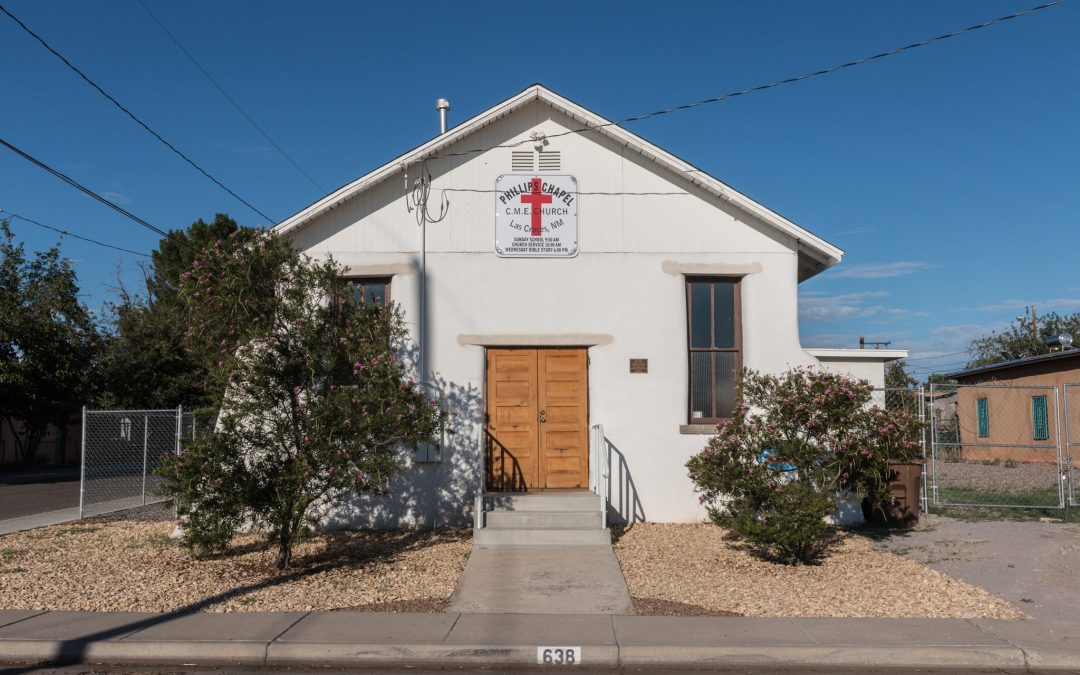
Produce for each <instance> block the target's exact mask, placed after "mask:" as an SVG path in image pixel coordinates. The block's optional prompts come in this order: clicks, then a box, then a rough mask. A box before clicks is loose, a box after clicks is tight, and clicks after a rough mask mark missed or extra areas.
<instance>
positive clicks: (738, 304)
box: [683, 275, 743, 425]
mask: <svg viewBox="0 0 1080 675" xmlns="http://www.w3.org/2000/svg"><path fill="white" fill-rule="evenodd" d="M742 280H743V278H742V277H741V276H724V275H684V280H683V295H684V297H685V304H684V311H685V312H686V343H685V349H686V419H687V423H688V424H691V425H694V424H719V423H721V422H726V421H728V420H730V419H731V418H730V417H716V416H705V417H694V416H693V414H694V410H693V407H694V401H693V389H694V387H693V382H694V365H693V358H692V354H694V353H695V352H697V353H707V354H715V353H720V352H723V353H732V352H734V353H735V378H736V379H735V403H736V405H738V403H739V401H741V399H742V392H741V391H740V390H739V382H738V375H739V373H741V372H742V369H743V321H742ZM718 281H720V282H727V283H731V284H732V295H733V296H734V297H733V302H732V310H731V311H732V314H733V315H734V317H733V318H734V324H735V325H734V332H735V344H734V346H733V347H693V346H692V344H691V340H692V339H693V332H692V331H693V305H692V304H691V303H692V296H691V293H690V289H691V286H692V285H693V284H695V283H703V282H708V283H715V282H718ZM715 311H716V293H715V292H714V291H713V288H712V287H711V286H710V289H709V319H710V328H709V335H710V343H711V344H715V342H716V336H715V334H714V333H715V328H716V314H715ZM713 372H714V373H715V365H714V367H713ZM714 377H715V375H714ZM713 407H714V409H715V407H716V401H713ZM710 412H713V411H710Z"/></svg>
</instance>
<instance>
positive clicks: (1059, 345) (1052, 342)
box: [1043, 333, 1073, 352]
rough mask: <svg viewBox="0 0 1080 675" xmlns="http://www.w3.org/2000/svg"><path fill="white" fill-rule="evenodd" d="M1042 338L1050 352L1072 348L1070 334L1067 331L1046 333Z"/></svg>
mask: <svg viewBox="0 0 1080 675" xmlns="http://www.w3.org/2000/svg"><path fill="white" fill-rule="evenodd" d="M1043 340H1044V341H1045V342H1046V346H1047V347H1049V348H1050V351H1052V352H1063V351H1065V350H1066V349H1072V340H1073V339H1072V336H1071V335H1069V334H1068V333H1058V334H1057V335H1047V336H1046V337H1045V338H1043Z"/></svg>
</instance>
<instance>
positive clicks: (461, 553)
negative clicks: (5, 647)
mask: <svg viewBox="0 0 1080 675" xmlns="http://www.w3.org/2000/svg"><path fill="white" fill-rule="evenodd" d="M172 529H173V523H172V521H171V520H169V521H164V520H161V519H160V518H157V517H155V516H154V513H153V511H150V512H149V513H146V514H140V518H138V519H116V518H98V519H93V520H87V521H79V522H75V523H68V524H64V525H56V526H53V527H47V528H42V529H38V530H30V531H28V532H20V533H17V534H11V535H6V536H3V537H0V609H50V610H95V611H136V612H171V611H176V610H181V609H192V610H197V611H211V612H232V611H309V610H348V611H382V612H387V611H389V612H417V611H422V612H442V611H445V609H446V604H447V600H448V599H449V597H450V594H451V593H452V592H453V590H454V587H455V586H456V585H457V581H458V577H460V576H461V573H462V571H463V570H464V569H465V563H466V562H467V561H468V556H469V551H470V550H471V547H472V536H471V535H472V533H471V531H470V530H467V529H457V530H440V531H436V532H431V531H401V532H372V531H347V532H344V531H343V532H329V533H322V534H316V535H313V536H312V537H311V538H309V539H308V540H306V541H304V542H302V543H301V544H300V545H299V546H297V548H296V550H295V554H294V561H295V563H294V566H293V568H292V569H290V570H289V571H287V572H285V573H284V574H279V573H278V572H277V571H276V570H274V569H273V563H274V558H275V554H276V551H275V550H272V549H270V548H267V547H266V546H265V544H264V540H263V538H262V537H258V536H252V535H249V536H244V537H240V538H238V539H237V540H236V541H235V542H234V546H233V549H232V551H230V553H229V554H228V555H226V556H222V557H217V558H212V559H206V560H193V559H192V558H191V556H189V555H188V553H187V551H186V550H185V549H184V548H183V547H181V546H180V545H179V544H178V543H177V542H176V541H174V540H172V539H170V538H169V533H170V532H171V531H172Z"/></svg>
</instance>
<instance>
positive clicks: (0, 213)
mask: <svg viewBox="0 0 1080 675" xmlns="http://www.w3.org/2000/svg"><path fill="white" fill-rule="evenodd" d="M5 215H6V216H9V217H11V218H18V219H19V220H22V221H25V222H27V223H30V224H32V225H37V226H38V227H44V228H45V229H46V230H52V231H53V232H59V233H60V234H62V235H64V236H66V237H74V238H75V239H82V240H83V241H88V242H90V243H91V244H97V245H98V246H104V247H105V248H112V249H116V250H117V251H123V252H124V253H130V254H132V255H141V256H143V257H144V258H149V257H150V254H148V253H142V252H140V251H132V250H131V249H130V248H123V247H121V246H113V245H112V244H106V243H105V242H103V241H98V240H97V239H91V238H90V237H84V236H82V235H78V234H75V233H74V232H68V231H67V230H61V229H60V228H59V227H53V226H52V225H46V224H45V223H39V222H38V221H36V220H32V219H30V218H27V217H26V216H20V215H19V214H17V213H12V212H11V211H5V210H4V209H0V217H3V216H5Z"/></svg>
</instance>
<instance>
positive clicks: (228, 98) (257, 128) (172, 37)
mask: <svg viewBox="0 0 1080 675" xmlns="http://www.w3.org/2000/svg"><path fill="white" fill-rule="evenodd" d="M135 2H137V3H139V6H141V7H142V8H143V9H144V10H145V11H146V13H147V14H149V15H150V18H151V19H153V20H154V23H156V24H157V25H158V26H159V27H160V28H161V30H163V31H164V32H165V34H166V35H168V36H169V39H170V40H172V41H173V43H174V44H175V45H176V46H177V47H178V48H179V49H180V51H182V52H184V56H186V57H188V60H189V61H191V63H192V64H193V65H194V66H195V67H196V68H198V69H199V72H200V73H202V74H203V75H204V76H206V79H208V80H210V83H211V84H213V85H214V86H215V87H217V90H218V91H219V92H221V95H222V96H224V97H225V100H226V101H228V102H229V103H231V104H232V107H234V108H236V112H238V113H240V114H241V115H242V116H243V117H244V119H246V120H247V121H248V124H250V125H251V126H252V127H254V128H255V131H258V132H259V133H260V134H261V135H262V137H263V138H265V139H266V142H267V143H269V144H270V145H272V146H274V149H275V150H277V151H278V152H279V153H281V156H282V157H284V158H285V159H287V160H288V161H289V163H290V164H292V165H293V167H294V168H295V169H296V170H297V171H299V172H300V173H302V174H303V175H304V178H307V179H308V181H309V182H310V183H311V184H312V185H314V186H315V187H316V189H318V190H320V191H321V192H326V188H324V187H323V186H321V185H319V184H318V183H317V182H316V181H315V179H314V178H312V177H311V175H310V174H308V172H307V171H304V169H303V168H301V167H300V165H299V164H297V163H296V160H294V159H293V158H292V157H290V156H289V154H288V153H287V152H285V151H284V150H283V149H282V148H281V146H280V145H278V144H277V143H275V142H274V139H272V138H270V135H269V134H267V133H266V132H265V131H263V129H262V127H260V126H259V125H258V124H256V123H255V120H253V119H251V116H250V115H248V114H247V113H246V112H244V109H243V108H241V107H240V104H239V103H237V102H236V101H235V100H234V99H233V97H232V96H229V92H227V91H225V88H224V87H222V86H221V85H220V84H218V81H217V80H215V79H214V78H213V76H212V75H210V73H208V72H207V71H206V68H203V66H202V64H201V63H199V61H198V59H196V58H195V57H194V56H193V55H192V53H191V52H189V51H188V50H187V49H185V48H184V45H182V44H181V43H180V40H178V39H177V38H176V36H175V35H173V34H172V31H170V30H169V29H168V28H166V27H165V24H164V23H162V21H161V19H159V18H158V17H157V15H156V14H154V13H153V12H151V11H150V8H149V7H147V6H146V3H144V2H143V0H135Z"/></svg>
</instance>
